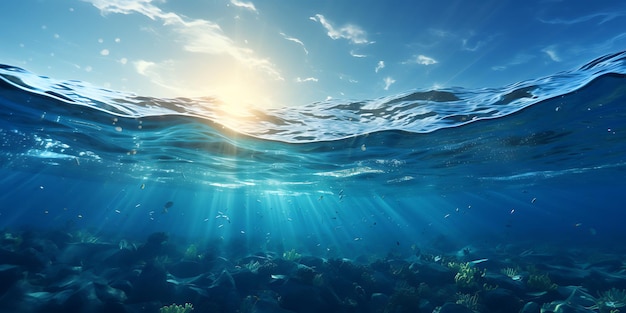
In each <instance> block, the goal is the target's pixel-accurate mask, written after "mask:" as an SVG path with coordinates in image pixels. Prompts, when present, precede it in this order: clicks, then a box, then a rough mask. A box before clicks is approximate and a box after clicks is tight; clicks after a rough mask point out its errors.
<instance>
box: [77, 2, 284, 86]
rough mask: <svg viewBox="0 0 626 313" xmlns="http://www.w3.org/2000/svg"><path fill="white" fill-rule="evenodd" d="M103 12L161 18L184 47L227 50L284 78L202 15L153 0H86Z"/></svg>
mask: <svg viewBox="0 0 626 313" xmlns="http://www.w3.org/2000/svg"><path fill="white" fill-rule="evenodd" d="M85 1H87V2H90V3H91V4H93V5H94V6H95V7H96V8H98V9H99V10H100V12H101V13H102V14H109V13H118V14H131V13H139V14H143V15H145V16H146V17H148V18H150V19H152V20H155V21H161V22H163V24H164V25H165V26H167V27H170V28H172V30H173V31H174V32H176V33H177V34H178V35H179V38H181V39H182V40H183V45H182V46H183V48H184V49H185V50H186V51H189V52H196V53H207V54H226V55H229V56H231V57H232V58H234V59H235V60H237V61H238V62H239V63H241V64H244V65H246V66H248V67H250V68H255V69H258V70H261V71H263V72H265V73H266V74H267V75H269V76H271V77H272V78H274V79H276V80H284V79H283V78H282V76H281V74H280V72H279V71H278V70H277V69H276V68H275V66H274V64H272V63H271V62H270V61H269V60H267V59H263V58H259V57H258V56H256V55H255V54H254V51H253V50H251V49H248V48H242V47H239V46H237V45H236V44H235V42H234V41H233V40H232V39H230V38H229V37H228V36H226V35H225V34H224V32H223V31H222V29H221V28H220V26H219V25H217V24H215V23H213V22H211V21H207V20H202V19H187V18H183V17H182V16H180V15H178V14H176V13H173V12H164V11H162V10H161V9H160V8H158V7H157V6H155V5H153V4H152V2H153V1H152V0H85Z"/></svg>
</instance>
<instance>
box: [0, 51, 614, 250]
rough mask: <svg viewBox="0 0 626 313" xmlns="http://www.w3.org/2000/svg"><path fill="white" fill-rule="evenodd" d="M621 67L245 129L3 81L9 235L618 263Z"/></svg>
mask: <svg viewBox="0 0 626 313" xmlns="http://www.w3.org/2000/svg"><path fill="white" fill-rule="evenodd" d="M625 61H626V52H620V53H615V54H611V55H607V56H603V57H599V58H598V59H596V60H594V61H592V62H590V63H588V64H586V65H584V66H581V67H580V68H577V69H573V70H571V71H568V72H563V73H556V74H554V75H552V76H549V77H542V78H537V79H534V80H528V81H523V82H519V83H517V84H513V85H509V86H503V87H495V88H486V89H464V88H450V89H442V90H414V91H409V92H406V93H403V94H398V95H393V96H388V97H384V98H380V99H360V100H330V101H323V102H318V103H311V104H307V105H301V106H298V105H294V106H292V107H288V108H283V109H267V110H261V109H256V110H250V111H248V112H247V113H245V114H244V115H246V116H247V118H246V119H243V118H242V119H233V118H231V117H227V116H226V114H225V113H224V112H223V111H220V110H218V109H216V108H218V107H219V105H220V100H219V99H210V98H200V99H195V98H194V99H191V98H176V99H162V98H152V97H148V96H138V95H133V94H126V93H120V92H116V91H112V90H107V89H103V88H99V87H96V86H92V85H90V84H88V83H85V82H80V81H59V80H55V79H54V78H48V77H41V76H37V75H36V74H33V73H30V72H27V71H26V70H23V69H20V68H17V67H13V66H10V65H3V66H1V67H0V78H1V79H0V106H1V108H0V115H1V117H0V122H1V124H0V146H1V147H2V149H1V150H0V164H1V176H0V188H1V190H2V193H1V194H0V227H2V228H4V229H7V231H17V229H22V228H26V229H62V230H63V231H67V232H71V233H73V234H81V236H88V237H89V238H95V239H94V240H96V239H98V238H107V239H106V240H108V241H111V242H117V241H119V240H121V239H127V240H142V239H144V238H146V237H147V236H148V235H149V234H150V233H152V232H155V231H164V232H167V233H168V234H169V235H170V236H171V237H172V238H180V240H186V241H187V242H195V243H198V244H208V245H210V246H211V247H212V248H213V249H215V250H216V251H218V252H217V253H220V254H223V255H224V256H225V257H228V258H238V257H244V256H246V255H249V254H251V253H255V252H257V251H275V252H277V253H282V252H283V251H289V250H291V249H295V250H296V251H298V252H299V253H302V254H305V255H312V256H317V257H324V258H332V257H337V258H342V257H346V258H357V257H362V256H366V257H368V258H380V257H384V256H386V255H389V254H390V253H391V254H394V255H397V256H399V257H407V258H408V257H411V256H414V255H415V254H416V253H417V252H416V251H437V252H433V253H451V254H453V253H454V251H457V250H460V249H464V248H466V247H472V248H471V249H476V250H475V251H477V253H476V255H474V256H475V257H476V258H480V257H485V256H484V255H481V254H480V253H479V252H478V251H480V250H481V249H483V250H486V248H495V247H505V246H508V245H515V246H519V247H522V248H519V250H520V251H523V250H524V249H541V248H540V247H543V246H547V245H551V247H552V248H551V249H552V250H551V251H552V253H554V254H559V253H562V251H565V250H575V249H581V250H585V249H606V250H609V251H610V250H611V249H617V248H616V246H620V247H621V243H622V241H623V238H626V237H624V236H626V231H625V230H624V226H623V222H624V220H625V214H624V209H625V208H626V207H625V204H624V203H626V201H625V200H626V195H625V193H624V191H625V190H626V181H625V179H624V178H625V177H626V109H625V106H624V104H625V103H626V76H625V75H626V64H625ZM75 236H76V235H75ZM111 238H113V239H111ZM102 240H104V239H102ZM557 246H558V247H559V249H562V250H554V249H555V248H554V247H557ZM619 249H620V251H621V252H623V247H622V248H619ZM616 251H617V250H616ZM621 252H620V253H621Z"/></svg>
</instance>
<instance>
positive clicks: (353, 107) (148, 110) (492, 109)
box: [0, 51, 626, 143]
mask: <svg viewBox="0 0 626 313" xmlns="http://www.w3.org/2000/svg"><path fill="white" fill-rule="evenodd" d="M625 59H626V51H622V52H618V53H613V54H609V55H606V56H602V57H599V58H597V59H595V60H593V61H591V62H589V63H587V64H585V65H583V66H582V67H580V68H578V69H575V70H572V71H567V72H562V73H558V74H555V75H552V76H548V77H543V78H539V79H533V80H527V81H523V82H519V83H516V84H512V85H509V86H505V87H500V88H484V89H471V90H470V89H464V88H446V89H438V90H414V91H410V92H405V93H401V94H397V95H393V96H388V97H382V98H379V99H372V100H357V101H345V100H329V101H322V102H315V103H311V104H308V105H304V106H288V107H284V108H279V109H258V108H256V109H250V110H248V112H246V113H245V114H244V116H243V117H242V118H232V116H229V115H228V114H227V113H226V112H224V110H221V109H220V108H221V107H222V106H223V105H224V103H222V102H221V101H220V100H219V99H217V98H208V97H205V98H173V99H165V98H155V97H147V96H138V95H134V94H129V93H122V92H118V91H113V90H109V89H105V88H98V87H96V86H93V85H90V84H88V83H85V82H80V81H59V80H55V79H51V78H47V77H43V76H37V75H35V74H32V73H30V72H27V71H25V70H23V69H21V68H18V67H14V66H10V65H0V79H1V81H2V82H4V84H3V85H4V88H3V90H5V91H3V92H4V93H6V92H7V91H6V90H8V89H10V88H11V87H12V88H18V89H19V90H22V91H24V92H27V94H28V96H31V97H37V98H38V99H40V100H41V101H37V103H32V102H30V103H31V104H32V105H36V106H39V107H38V108H39V109H42V108H43V109H45V110H44V111H46V112H48V111H50V110H52V111H54V110H55V109H58V107H59V106H58V105H56V103H58V102H62V103H64V104H66V105H69V106H65V109H66V111H65V112H62V113H63V114H70V115H71V114H72V112H75V111H78V110H83V111H85V110H96V111H99V112H103V113H106V114H107V115H111V116H115V117H117V118H120V119H132V120H137V119H152V120H155V119H159V120H160V121H161V122H162V123H164V125H166V126H167V125H169V124H167V121H170V122H172V121H171V119H170V118H171V117H180V118H183V119H186V118H194V119H200V120H202V121H204V122H205V123H207V124H208V125H212V126H214V127H215V128H216V129H217V130H219V131H221V130H220V129H221V128H223V127H226V128H228V129H230V132H229V134H230V135H232V134H233V133H237V134H240V135H246V136H251V137H256V138H260V139H265V140H272V141H278V142H285V143H309V142H320V141H335V140H341V139H345V138H351V137H355V136H360V135H364V134H371V133H376V132H384V131H403V132H409V133H430V132H433V131H436V130H439V129H443V128H451V127H458V126H462V125H465V124H469V123H473V122H476V121H480V120H486V119H496V118H500V117H504V116H507V115H510V114H513V113H516V112H519V111H520V110H523V109H525V108H527V107H529V106H533V105H535V104H538V103H540V102H542V101H545V100H548V99H552V98H556V97H560V96H563V95H566V94H569V93H572V92H575V91H576V90H579V89H580V88H582V87H584V86H585V85H587V84H589V83H590V82H592V81H593V80H595V79H597V78H598V77H601V76H604V75H615V74H625V73H626V66H625V64H624V60H625ZM22 97H25V95H22ZM43 99H48V102H46V101H44V100H43ZM13 105H14V106H15V105H18V106H19V105H24V104H23V103H20V104H16V103H14V104H13ZM21 109H22V110H23V108H21ZM96 115H97V114H94V115H93V116H96ZM107 118H108V117H107ZM86 123H88V124H89V123H90V122H89V121H87V122H86ZM153 126H154V127H158V125H153ZM161 126H163V125H161Z"/></svg>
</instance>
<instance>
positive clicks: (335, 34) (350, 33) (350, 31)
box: [309, 14, 372, 44]
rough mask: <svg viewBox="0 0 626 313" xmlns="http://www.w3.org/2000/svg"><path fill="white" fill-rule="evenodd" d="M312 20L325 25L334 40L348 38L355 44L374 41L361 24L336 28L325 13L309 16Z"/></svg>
mask: <svg viewBox="0 0 626 313" xmlns="http://www.w3.org/2000/svg"><path fill="white" fill-rule="evenodd" d="M309 19H310V20H312V21H316V22H319V23H320V24H322V26H324V28H325V29H326V31H327V34H328V37H330V38H331V39H333V40H337V39H347V40H349V41H350V42H351V43H353V44H368V43H372V42H370V41H368V40H367V33H366V32H365V31H364V30H362V29H361V28H360V27H359V26H356V25H352V24H346V25H344V26H341V27H340V28H339V29H336V28H335V27H334V26H333V25H332V24H331V23H330V21H328V20H327V19H326V18H325V17H324V15H321V14H315V16H312V17H309Z"/></svg>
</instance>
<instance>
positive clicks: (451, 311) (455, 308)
mask: <svg viewBox="0 0 626 313" xmlns="http://www.w3.org/2000/svg"><path fill="white" fill-rule="evenodd" d="M439 313H474V311H472V310H470V309H469V308H468V307H466V306H464V305H460V304H456V303H451V302H447V303H445V304H444V305H443V306H442V307H441V310H439Z"/></svg>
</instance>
